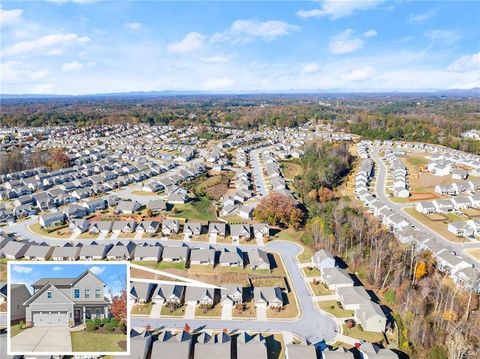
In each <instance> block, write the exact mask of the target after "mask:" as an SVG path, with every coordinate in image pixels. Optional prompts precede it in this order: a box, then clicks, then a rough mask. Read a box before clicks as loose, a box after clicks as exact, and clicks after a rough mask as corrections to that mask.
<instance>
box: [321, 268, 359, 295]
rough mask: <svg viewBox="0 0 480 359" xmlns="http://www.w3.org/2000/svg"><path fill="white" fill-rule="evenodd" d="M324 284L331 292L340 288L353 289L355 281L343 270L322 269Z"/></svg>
mask: <svg viewBox="0 0 480 359" xmlns="http://www.w3.org/2000/svg"><path fill="white" fill-rule="evenodd" d="M320 273H321V275H322V279H323V282H324V283H325V285H326V286H327V287H328V289H330V290H336V289H337V288H340V287H353V279H352V278H351V277H350V275H349V274H348V272H347V271H346V270H345V269H343V268H322V269H320Z"/></svg>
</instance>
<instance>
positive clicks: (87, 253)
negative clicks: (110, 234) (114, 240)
mask: <svg viewBox="0 0 480 359" xmlns="http://www.w3.org/2000/svg"><path fill="white" fill-rule="evenodd" d="M109 249H110V244H108V245H105V244H97V243H95V242H93V243H91V244H85V245H83V246H82V247H81V249H80V252H79V254H78V257H79V259H80V260H82V261H95V260H102V259H104V258H105V256H106V255H107V252H108V250H109Z"/></svg>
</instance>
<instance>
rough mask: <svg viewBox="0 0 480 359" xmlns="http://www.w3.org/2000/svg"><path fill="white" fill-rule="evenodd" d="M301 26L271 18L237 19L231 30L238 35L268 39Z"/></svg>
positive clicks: (288, 32) (296, 29)
mask: <svg viewBox="0 0 480 359" xmlns="http://www.w3.org/2000/svg"><path fill="white" fill-rule="evenodd" d="M299 29H300V28H299V27H298V26H296V25H291V24H289V23H286V22H285V21H280V20H269V21H263V22H261V21H257V20H236V21H234V22H233V24H232V25H231V26H230V29H229V31H230V32H231V33H232V34H234V35H238V36H248V37H259V38H262V39H264V40H267V41H271V40H274V39H276V38H278V37H280V36H285V35H288V34H290V33H291V32H293V31H298V30H299Z"/></svg>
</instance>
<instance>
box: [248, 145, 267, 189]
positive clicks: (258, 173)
mask: <svg viewBox="0 0 480 359" xmlns="http://www.w3.org/2000/svg"><path fill="white" fill-rule="evenodd" d="M265 149H268V147H262V148H259V149H255V150H252V151H251V152H250V164H251V167H252V173H253V178H254V181H255V187H256V189H257V192H258V194H259V197H263V196H266V195H267V194H268V190H267V187H266V186H265V181H264V179H263V172H262V168H261V166H260V159H259V156H260V152H262V151H264V150H265Z"/></svg>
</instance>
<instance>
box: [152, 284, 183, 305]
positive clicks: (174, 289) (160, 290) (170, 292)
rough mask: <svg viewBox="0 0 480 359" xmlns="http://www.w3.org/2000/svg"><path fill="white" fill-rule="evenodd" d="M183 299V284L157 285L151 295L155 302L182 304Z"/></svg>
mask: <svg viewBox="0 0 480 359" xmlns="http://www.w3.org/2000/svg"><path fill="white" fill-rule="evenodd" d="M184 299H185V286H183V285H170V284H162V285H159V286H157V288H156V289H155V291H154V294H153V296H152V302H153V303H156V304H168V303H174V304H182V303H183V301H184Z"/></svg>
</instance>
